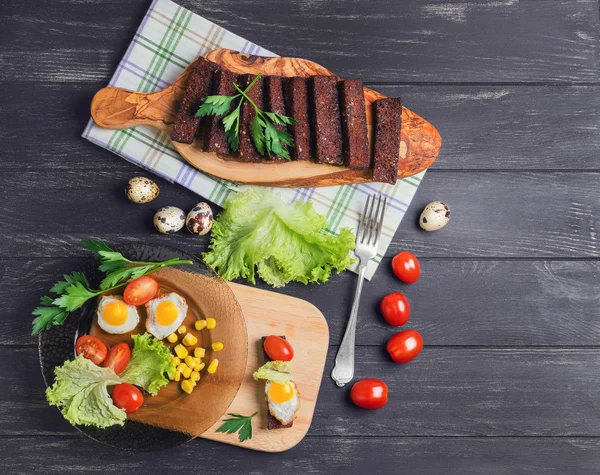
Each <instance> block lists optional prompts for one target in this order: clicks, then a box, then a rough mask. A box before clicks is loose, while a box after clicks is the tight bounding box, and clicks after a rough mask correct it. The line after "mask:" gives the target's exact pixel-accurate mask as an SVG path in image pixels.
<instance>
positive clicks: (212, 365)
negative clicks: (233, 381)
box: [206, 358, 219, 374]
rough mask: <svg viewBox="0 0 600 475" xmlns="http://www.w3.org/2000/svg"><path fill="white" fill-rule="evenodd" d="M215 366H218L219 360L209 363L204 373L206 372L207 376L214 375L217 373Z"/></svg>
mask: <svg viewBox="0 0 600 475" xmlns="http://www.w3.org/2000/svg"><path fill="white" fill-rule="evenodd" d="M217 366H219V360H218V359H216V358H215V359H214V360H212V361H211V362H210V364H209V365H208V369H207V370H206V371H208V373H209V374H215V373H216V371H217Z"/></svg>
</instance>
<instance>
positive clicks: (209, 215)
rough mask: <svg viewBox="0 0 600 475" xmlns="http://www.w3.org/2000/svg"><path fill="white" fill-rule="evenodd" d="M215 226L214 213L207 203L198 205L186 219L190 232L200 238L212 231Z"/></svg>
mask: <svg viewBox="0 0 600 475" xmlns="http://www.w3.org/2000/svg"><path fill="white" fill-rule="evenodd" d="M212 224H213V212H212V209H210V206H209V205H208V204H206V203H198V204H197V205H196V206H194V207H193V208H192V210H191V211H190V212H189V213H188V214H187V217H186V218H185V225H186V227H187V228H188V231H189V232H191V233H193V234H198V235H200V236H202V235H204V234H206V233H207V232H209V231H210V228H212Z"/></svg>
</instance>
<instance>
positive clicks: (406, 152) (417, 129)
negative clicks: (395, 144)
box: [91, 49, 442, 188]
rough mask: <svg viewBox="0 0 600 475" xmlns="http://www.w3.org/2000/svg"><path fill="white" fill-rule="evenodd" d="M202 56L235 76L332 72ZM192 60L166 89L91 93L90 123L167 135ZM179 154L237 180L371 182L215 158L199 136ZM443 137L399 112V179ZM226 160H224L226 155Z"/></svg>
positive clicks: (235, 56) (286, 62)
mask: <svg viewBox="0 0 600 475" xmlns="http://www.w3.org/2000/svg"><path fill="white" fill-rule="evenodd" d="M205 57H206V58H207V59H209V60H211V61H213V62H215V63H217V64H219V65H221V66H223V67H225V68H226V69H229V70H230V71H233V72H235V73H238V74H246V73H251V74H258V73H263V74H264V75H278V76H284V77H293V76H302V77H310V76H315V75H327V76H332V75H334V74H333V73H332V72H331V71H329V70H328V69H326V68H324V67H323V66H321V65H319V64H317V63H314V62H312V61H309V60H306V59H301V58H279V57H275V58H270V57H262V56H254V55H249V54H244V53H240V52H238V51H233V50H228V49H218V50H215V51H211V52H210V53H207V54H206V55H205ZM195 63H196V62H195V61H194V62H193V63H191V64H190V65H189V66H188V67H187V68H186V69H185V70H184V71H183V73H181V75H180V76H179V77H178V78H177V79H176V80H175V82H174V83H173V84H171V85H170V86H169V87H167V88H165V89H162V90H160V91H156V92H149V93H142V92H134V91H129V90H126V89H121V88H116V87H107V88H104V89H101V90H100V91H98V92H97V93H96V95H95V96H94V98H93V100H92V105H91V114H92V118H93V119H94V122H95V123H96V124H97V125H99V126H100V127H105V128H108V129H125V128H130V127H135V126H137V125H148V126H151V127H155V128H157V129H160V130H162V131H164V132H165V133H167V134H168V135H170V134H171V130H172V127H173V122H174V120H175V114H176V112H177V107H178V105H179V102H180V101H181V98H182V97H183V94H184V92H185V87H186V84H187V79H188V76H189V74H190V73H191V71H192V70H193V68H194V65H195ZM364 91H365V104H366V109H367V110H366V112H367V124H368V129H369V141H371V137H372V131H373V124H372V114H371V107H372V103H373V102H374V101H375V100H377V99H381V98H384V97H386V96H384V95H383V94H380V93H378V92H376V91H374V90H372V89H368V88H364ZM173 146H174V147H175V148H176V149H177V151H178V152H179V153H180V154H181V156H182V157H183V158H184V159H185V160H186V161H187V162H189V163H190V164H191V165H193V166H194V167H196V168H197V169H198V170H201V171H203V172H205V173H208V174H210V175H213V176H216V177H219V178H223V179H226V180H230V181H235V182H239V183H248V184H255V185H268V186H276V187H292V188H293V187H317V186H335V185H344V184H352V183H364V182H369V181H372V173H373V172H372V170H351V169H349V168H346V167H336V166H333V165H325V164H317V163H314V162H308V161H298V162H296V161H293V162H284V163H269V162H263V163H243V162H238V161H235V160H233V159H232V158H233V157H227V156H222V157H221V156H217V155H216V154H214V153H209V152H204V151H202V140H201V139H200V138H197V139H196V140H195V141H194V143H192V144H182V143H178V142H173ZM441 146H442V139H441V137H440V134H439V133H438V131H437V130H436V129H435V127H433V125H431V124H430V123H429V122H427V121H426V120H425V119H423V118H422V117H420V116H419V115H417V114H415V113H414V112H412V111H411V110H409V109H407V108H406V107H404V108H403V111H402V133H401V142H400V160H399V165H398V177H399V178H402V177H406V176H410V175H414V174H416V173H419V172H421V171H423V170H425V169H426V168H428V167H429V166H430V165H431V164H432V163H433V162H434V161H435V159H436V158H437V156H438V154H439V151H440V148H441ZM228 158H229V159H228Z"/></svg>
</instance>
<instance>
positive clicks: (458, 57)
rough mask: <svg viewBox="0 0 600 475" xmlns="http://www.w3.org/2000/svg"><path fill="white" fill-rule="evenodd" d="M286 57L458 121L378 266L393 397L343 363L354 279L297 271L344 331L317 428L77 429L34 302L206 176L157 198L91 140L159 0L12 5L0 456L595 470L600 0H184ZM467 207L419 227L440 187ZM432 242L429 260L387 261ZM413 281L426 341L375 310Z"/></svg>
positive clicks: (185, 238) (599, 445) (368, 347)
mask: <svg viewBox="0 0 600 475" xmlns="http://www.w3.org/2000/svg"><path fill="white" fill-rule="evenodd" d="M180 3H182V4H183V5H185V6H186V7H188V8H190V9H192V10H194V11H195V12H197V13H199V14H201V15H204V16H206V17H207V18H209V19H211V20H213V21H215V22H216V23H218V24H220V25H221V26H224V27H226V28H228V29H230V30H231V31H234V32H236V33H239V34H240V35H242V36H244V37H246V38H248V39H250V40H252V41H254V42H256V43H258V44H260V45H263V46H264V47H266V48H269V49H271V50H273V51H275V52H277V53H279V54H281V55H285V56H303V57H306V58H310V59H312V60H315V61H317V62H319V63H321V64H323V65H325V66H327V67H328V68H330V69H331V70H333V71H335V72H337V73H338V74H340V75H341V76H344V77H362V78H363V79H364V80H365V82H366V83H367V85H368V86H371V87H373V88H375V89H377V90H379V91H381V92H383V93H385V94H389V95H402V96H403V97H404V101H405V104H406V105H407V106H408V107H410V108H411V109H413V110H414V111H416V112H418V113H419V114H421V115H423V116H424V117H426V118H427V119H428V120H430V121H431V122H432V123H433V124H434V125H436V126H437V127H438V128H439V130H440V132H441V134H442V137H443V138H444V147H443V150H442V153H441V155H440V157H439V160H438V162H437V163H436V164H435V166H434V167H433V169H432V170H431V171H430V172H429V173H428V174H427V176H426V177H425V180H424V182H423V184H422V186H421V188H420V189H419V191H418V194H417V197H416V199H415V201H414V203H413V205H412V206H411V208H410V210H409V212H408V215H407V217H406V219H405V221H404V222H403V223H402V226H401V227H400V229H399V230H398V233H397V234H396V237H395V240H394V243H393V244H392V246H391V248H390V249H389V251H388V253H387V255H386V258H385V259H384V262H383V263H382V265H381V268H380V270H379V271H378V273H377V275H376V276H375V278H374V279H373V281H372V282H371V283H370V284H367V285H366V287H365V292H364V297H363V301H362V306H361V312H360V322H359V330H358V335H357V340H358V348H357V357H358V365H357V375H356V376H357V377H358V378H363V377H379V378H382V379H384V380H385V381H387V383H388V385H389V387H390V390H391V402H390V403H389V405H388V406H387V407H386V408H385V409H383V410H381V411H378V412H366V411H361V410H358V409H356V408H354V407H353V406H352V405H351V404H350V403H349V401H348V396H347V393H348V391H347V390H340V389H337V388H336V387H335V385H334V384H333V383H332V381H331V380H330V379H329V376H328V373H329V371H330V370H331V367H332V363H333V358H334V355H335V353H336V349H337V345H338V344H339V341H340V340H341V335H342V332H343V328H344V326H345V322H346V318H347V315H348V312H349V307H350V300H351V296H352V292H353V287H354V283H355V280H356V277H355V275H354V274H351V273H344V274H342V275H339V276H337V277H334V278H333V279H332V282H331V283H329V284H327V285H322V286H311V287H308V288H307V287H304V286H302V285H289V286H287V287H286V288H285V289H283V290H282V292H285V293H287V294H290V295H294V296H298V297H301V298H304V299H307V300H309V301H311V302H313V303H314V304H315V305H317V307H319V308H320V309H321V311H323V313H324V314H325V315H326V316H327V320H328V322H329V326H330V329H331V348H330V351H329V357H328V362H327V367H326V375H325V376H324V378H323V384H322V389H321V394H320V397H319V401H318V405H317V410H316V415H315V418H314V422H313V425H312V428H311V430H310V432H309V433H308V435H307V437H306V439H305V440H304V441H303V442H302V443H301V444H300V445H299V446H297V447H296V448H294V449H292V450H290V451H288V452H286V453H282V454H279V455H266V454H261V453H254V452H250V451H246V450H243V449H238V448H232V447H229V446H226V445H221V444H217V443H211V442H207V441H201V440H199V441H194V442H192V443H189V444H186V445H184V446H181V447H179V448H176V449H173V450H170V451H167V452H160V453H150V454H132V453H123V452H120V451H118V450H114V449H111V448H107V447H104V446H102V445H100V444H97V443H95V442H93V441H91V440H88V439H86V438H84V437H82V436H81V435H80V434H79V433H78V432H77V431H76V430H74V429H73V428H72V427H71V426H70V425H69V424H68V423H67V422H66V421H64V420H63V418H62V416H61V415H60V414H59V413H58V411H56V409H54V408H50V407H48V405H47V404H46V402H45V399H44V385H43V382H42V378H41V374H40V371H39V365H38V354H37V341H36V339H34V338H32V337H31V336H30V335H29V333H30V322H31V316H30V312H31V310H32V309H33V308H34V307H35V305H36V304H37V301H38V299H39V297H40V295H42V294H44V293H45V291H46V290H47V289H48V288H49V286H50V285H51V284H52V283H53V282H54V281H55V280H56V278H57V276H58V275H59V274H61V273H63V272H67V271H69V270H70V269H71V268H72V267H73V266H74V265H75V264H77V263H78V262H79V261H80V260H81V258H82V257H83V256H85V255H86V251H85V250H84V249H82V248H81V247H80V246H79V241H80V240H81V239H82V238H89V237H96V238H100V239H104V240H107V241H109V242H131V241H145V242H150V243H168V244H171V245H173V246H177V247H180V248H182V249H185V250H187V251H191V252H194V253H199V252H201V251H203V250H205V249H206V244H207V240H206V239H198V238H195V237H193V236H191V235H186V234H185V233H180V234H177V235H175V236H161V235H159V234H157V233H156V232H154V231H153V228H152V223H151V221H152V219H151V218H152V215H153V213H154V211H155V209H156V208H157V207H158V206H160V205H167V204H172V205H177V206H179V207H181V208H184V209H185V208H190V207H191V206H192V205H193V204H194V203H196V202H197V201H198V197H197V196H195V195H194V194H193V193H191V192H189V191H187V190H185V189H184V188H182V187H180V186H176V185H171V184H168V183H166V182H164V181H161V180H158V182H159V184H160V185H161V187H162V194H161V196H160V198H159V199H158V200H157V202H155V203H153V204H152V205H148V206H145V207H132V206H130V205H128V203H127V201H126V198H125V196H124V194H123V192H122V189H123V186H124V184H125V183H126V182H127V180H128V179H129V178H130V177H132V176H134V175H136V174H139V173H140V170H139V169H138V168H136V167H134V166H133V165H130V164H128V163H126V162H125V161H123V160H122V159H120V158H118V157H117V156H115V155H113V154H111V153H110V152H108V151H105V150H102V149H100V148H99V147H96V146H94V145H92V144H90V143H88V142H86V141H85V140H83V139H81V138H80V134H81V132H82V130H83V128H84V125H85V123H86V121H87V119H88V116H89V104H90V100H91V98H92V95H93V94H94V92H95V91H96V90H98V89H99V88H101V87H102V86H104V85H105V84H106V83H107V81H108V79H109V77H110V76H111V74H112V72H113V70H114V69H115V67H116V65H117V63H118V61H119V60H120V58H121V56H122V54H123V52H124V50H125V48H126V46H127V45H128V44H129V42H130V40H131V38H132V36H133V34H134V32H135V30H136V28H137V27H138V24H139V23H140V21H141V19H142V17H143V15H144V13H145V11H146V9H147V8H148V6H149V2H148V0H135V1H123V0H104V1H100V0H97V1H77V0H70V1H69V0H63V1H44V2H40V1H38V0H3V1H2V3H1V5H0V66H1V67H0V82H1V88H2V94H1V96H0V113H1V114H0V115H1V117H2V119H1V122H0V124H1V125H0V144H1V150H2V151H1V152H0V153H1V156H2V159H1V161H0V243H1V244H0V277H1V281H0V282H1V284H0V302H1V307H0V310H1V311H0V473H26V474H30V473H41V472H44V473H50V472H52V473H67V471H68V472H73V473H74V472H85V471H94V472H98V471H99V472H101V473H106V474H109V473H110V474H112V473H115V474H121V473H144V472H147V473H150V472H152V473H167V471H168V472H169V473H199V472H203V473H273V474H278V473H282V472H284V473H321V472H323V473H327V472H329V473H338V472H340V473H342V472H343V473H384V474H388V473H395V472H398V473H400V472H401V471H402V472H404V471H410V472H411V473H425V474H434V473H436V474H437V473H444V474H446V473H457V474H474V475H479V474H483V473H485V474H516V473H535V474H537V473H557V474H558V473H561V474H563V473H569V474H574V473H593V472H596V473H597V471H598V467H599V466H600V439H599V437H600V314H599V309H600V285H599V282H600V281H599V278H600V265H599V258H600V247H599V244H598V236H597V233H598V231H597V228H598V226H599V224H600V223H599V217H600V154H599V153H598V151H599V145H600V133H599V132H600V70H599V68H598V66H599V65H598V55H599V52H600V48H599V42H598V39H599V27H600V23H599V7H598V2H597V1H596V0H536V1H533V0H532V1H518V0H502V1H496V0H493V1H492V0H477V1H473V2H462V1H461V2H458V1H457V2H453V1H450V0H406V1H402V2H399V1H389V0H388V1H385V0H353V1H347V2H341V1H336V0H330V1H327V0H319V1H310V0H303V1H298V2H293V3H291V2H290V3H289V6H287V7H284V5H285V3H283V2H277V1H275V0H244V1H234V0H203V1H192V0H185V1H182V2H180ZM438 199H441V200H444V201H446V202H447V203H449V204H450V206H451V208H452V212H453V217H452V221H451V224H450V225H449V226H448V227H447V228H446V229H444V230H443V231H440V232H437V233H424V232H421V231H420V230H419V229H418V226H417V224H416V221H417V217H418V214H419V212H420V210H421V208H422V207H423V206H424V205H425V204H426V203H427V202H429V201H433V200H438ZM400 249H409V250H411V251H413V252H414V253H416V254H417V255H418V256H419V257H420V259H421V263H422V271H423V272H422V278H421V280H420V281H419V282H418V283H417V284H415V285H412V286H410V287H409V286H402V285H400V284H399V282H398V281H397V280H396V279H395V278H394V276H393V275H392V273H391V270H390V260H391V257H392V256H393V255H394V254H395V253H396V252H397V251H398V250H400ZM394 290H402V291H404V292H405V293H406V295H407V296H408V297H409V299H410V301H411V303H412V307H413V315H412V319H411V324H410V327H412V328H416V329H418V330H419V331H421V332H422V334H423V336H424V339H425V342H426V347H425V349H424V350H423V352H422V354H421V355H420V356H419V358H417V359H416V360H415V361H414V362H412V363H411V364H408V365H406V366H397V365H394V364H393V363H391V362H388V358H387V357H386V355H385V353H384V350H383V345H384V343H385V341H386V339H387V337H388V336H389V335H390V334H391V333H392V332H393V330H392V329H391V328H390V327H387V326H386V325H385V324H384V323H383V322H382V319H381V317H380V316H379V314H378V312H377V304H378V301H379V299H380V298H381V296H382V295H384V294H385V293H387V292H390V291H394Z"/></svg>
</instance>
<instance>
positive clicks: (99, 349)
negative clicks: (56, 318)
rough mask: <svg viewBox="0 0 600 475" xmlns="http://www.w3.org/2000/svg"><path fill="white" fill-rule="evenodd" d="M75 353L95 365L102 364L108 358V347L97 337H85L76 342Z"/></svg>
mask: <svg viewBox="0 0 600 475" xmlns="http://www.w3.org/2000/svg"><path fill="white" fill-rule="evenodd" d="M75 351H76V352H77V354H78V355H83V357H84V358H87V359H88V360H90V361H91V362H92V363H94V364H100V363H102V362H103V361H104V358H106V353H108V350H107V348H106V345H105V344H104V343H102V342H101V341H100V340H98V338H96V337H95V336H90V335H83V336H80V337H79V338H77V341H76V342H75Z"/></svg>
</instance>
